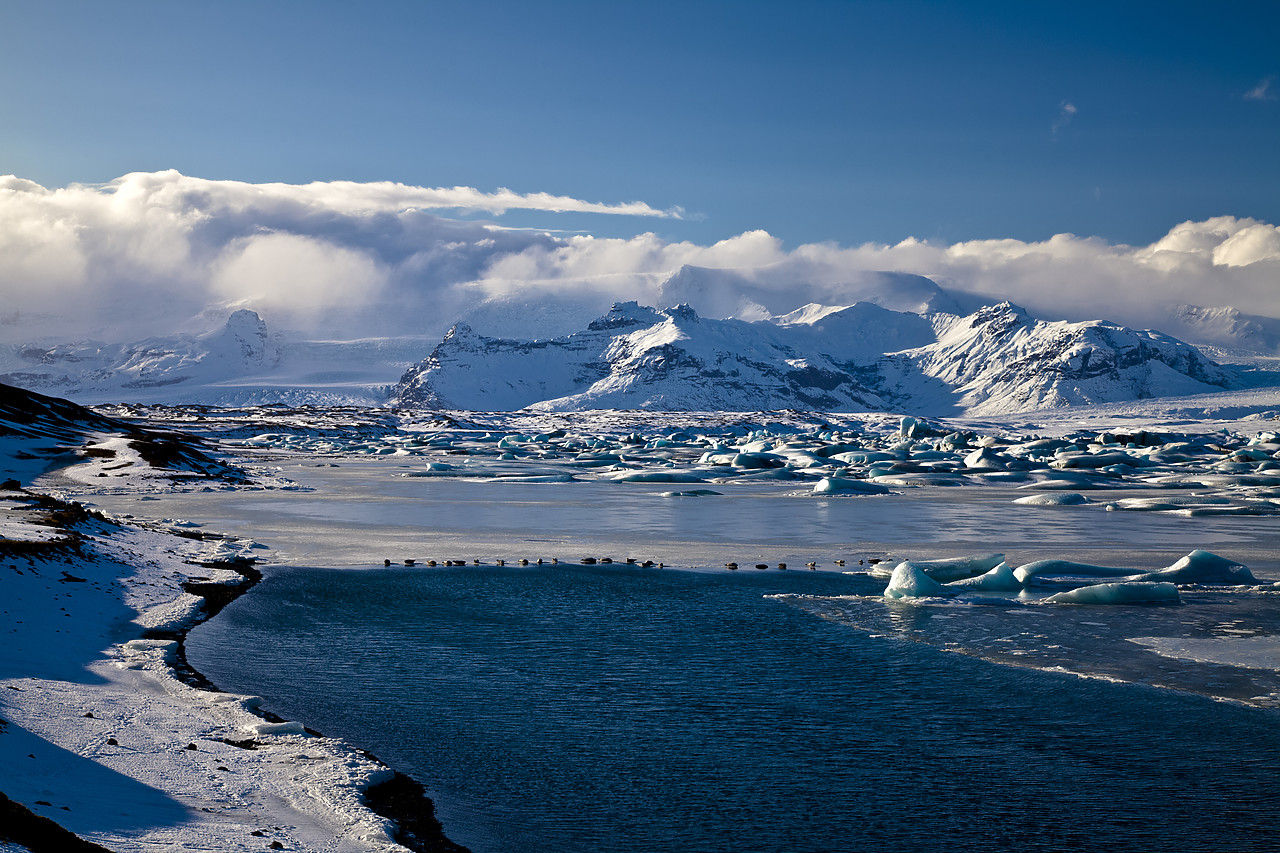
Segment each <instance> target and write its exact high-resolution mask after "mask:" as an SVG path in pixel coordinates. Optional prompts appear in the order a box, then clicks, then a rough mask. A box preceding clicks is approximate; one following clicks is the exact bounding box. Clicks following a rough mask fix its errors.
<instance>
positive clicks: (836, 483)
mask: <svg viewBox="0 0 1280 853" xmlns="http://www.w3.org/2000/svg"><path fill="white" fill-rule="evenodd" d="M813 493H814V494H815V495H839V494H862V495H887V494H889V487H888V486H882V485H880V484H879V483H868V482H867V481H866V480H854V479H850V478H849V477H823V478H822V479H821V480H819V481H818V482H817V483H815V484H814V486H813Z"/></svg>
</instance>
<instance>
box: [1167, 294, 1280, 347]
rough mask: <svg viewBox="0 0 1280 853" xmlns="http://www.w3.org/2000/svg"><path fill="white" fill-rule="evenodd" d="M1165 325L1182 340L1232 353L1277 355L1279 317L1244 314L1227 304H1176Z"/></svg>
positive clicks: (1279, 333) (1279, 335)
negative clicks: (1208, 305)
mask: <svg viewBox="0 0 1280 853" xmlns="http://www.w3.org/2000/svg"><path fill="white" fill-rule="evenodd" d="M1167 328H1168V329H1169V330H1170V331H1171V332H1173V333H1174V334H1177V335H1179V336H1180V337H1181V338H1183V339H1184V340H1188V341H1191V342H1192V343H1195V344H1203V345H1207V346H1211V347H1215V348H1219V349H1222V350H1224V351H1226V352H1229V353H1233V354H1240V353H1248V354H1266V355H1280V320H1277V319H1276V318H1274V317H1262V316H1258V315H1256V314H1244V313H1242V312H1241V311H1240V310H1239V309H1236V308H1233V307H1231V306H1229V305H1224V306H1219V307H1216V308H1203V307H1201V306H1199V305H1179V306H1177V307H1176V308H1175V309H1173V311H1172V312H1171V313H1170V316H1169V323H1168V326H1167Z"/></svg>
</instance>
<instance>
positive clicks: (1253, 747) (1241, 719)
mask: <svg viewBox="0 0 1280 853" xmlns="http://www.w3.org/2000/svg"><path fill="white" fill-rule="evenodd" d="M868 583H869V584H870V588H866V587H865V585H866V584H868ZM882 586H883V582H874V581H872V582H868V581H866V580H862V579H859V578H857V577H851V576H845V575H836V574H824V573H811V572H796V571H790V572H777V571H769V572H756V571H754V570H742V571H739V572H737V573H728V572H722V573H715V574H712V573H695V572H675V571H658V570H644V569H638V568H629V567H622V566H612V567H579V566H564V565H561V566H554V567H552V566H548V567H540V568H511V567H507V568H493V567H486V568H453V569H421V570H408V569H391V570H387V571H350V570H347V571H333V570H314V569H290V570H284V571H280V572H279V573H276V574H274V575H272V576H271V577H269V578H268V579H267V580H266V581H264V582H263V583H262V584H261V585H260V586H259V587H258V588H256V589H255V590H254V591H253V592H252V593H251V594H250V595H248V596H245V597H244V598H241V599H240V600H238V601H236V602H235V603H233V604H232V605H231V606H230V607H228V608H227V610H225V611H224V612H223V613H222V614H221V615H220V616H218V617H217V618H216V619H215V620H213V621H212V622H211V623H209V624H207V625H204V626H201V627H200V628H198V629H197V630H196V631H194V632H193V633H192V635H191V637H190V639H189V642H188V653H189V656H190V659H191V661H192V663H193V664H194V665H195V666H196V667H197V668H198V669H200V670H202V671H203V672H205V673H206V674H208V675H209V676H210V677H211V678H212V679H213V680H214V681H215V682H216V683H218V684H219V685H220V686H222V687H224V688H226V689H228V690H233V691H237V692H247V693H255V694H258V695H261V696H264V697H265V698H266V705H267V706H268V707H270V708H271V709H272V710H274V711H276V712H278V713H280V714H282V715H283V716H285V717H288V718H294V719H299V720H303V721H305V722H307V723H308V724H309V725H312V726H314V727H315V728H318V729H320V730H322V731H324V732H325V733H326V734H330V735H335V736H342V737H345V738H347V739H349V740H350V741H351V742H352V743H354V744H356V745H358V746H361V747H364V748H367V749H369V750H371V751H372V752H374V753H375V754H376V755H378V756H379V757H381V758H382V759H383V760H385V761H387V762H389V763H390V764H392V765H393V766H395V767H396V768H397V769H401V770H404V771H406V772H408V773H410V774H411V775H413V776H414V777H416V778H418V779H419V780H421V781H422V782H423V783H424V784H426V785H427V787H428V790H429V792H430V793H431V794H432V796H434V797H435V798H436V799H437V804H438V806H439V808H440V812H441V816H442V818H443V820H444V823H445V830H446V832H447V833H448V834H449V835H450V836H451V837H453V838H455V839H456V840H458V841H459V842H461V843H464V844H467V845H469V846H471V847H472V848H473V849H474V850H476V851H477V852H478V853H479V851H512V853H518V852H519V851H558V853H570V851H582V853H598V851H647V853H656V852H657V851H708V853H713V852H714V851H726V853H727V851H735V852H736V851H917V850H929V851H933V850H946V851H984V853H986V851H991V850H1030V851H1048V850H1054V851H1057V850H1066V849H1084V850H1108V851H1141V852H1142V853H1150V851H1156V850H1174V849H1176V850H1179V851H1228V850H1229V851H1254V850H1256V851H1264V850H1266V851H1274V850H1276V849H1277V848H1278V846H1280V836H1278V835H1277V831H1276V827H1277V826H1280V716H1277V715H1276V713H1274V712H1269V711H1261V710H1256V709H1248V708H1241V707H1237V706H1233V705H1227V704H1223V703H1215V702H1212V701H1209V700H1206V699H1203V698H1200V697H1195V696H1188V695H1185V694H1180V693H1176V692H1173V691H1168V690H1157V689H1153V688H1149V687H1140V686H1133V685H1121V684H1111V683H1105V682H1098V681H1089V680H1081V679H1078V678H1075V677H1072V676H1064V675H1057V674H1053V673H1045V672H1040V671H1034V670H1026V669H1018V668H1015V667H1004V666H997V665H994V664H991V663H987V662H985V661H981V660H976V659H972V658H968V657H964V656H961V655H955V654H947V653H943V652H940V651H938V650H937V649H935V648H932V647H930V646H927V645H922V644H918V643H910V642H902V641H898V640H892V639H888V638H882V637H873V636H868V635H867V634H865V633H860V632H858V631H855V630H852V629H850V628H849V627H847V626H843V625H840V624H835V623H833V622H830V621H827V620H824V619H821V618H819V617H817V616H815V615H814V614H812V613H810V612H807V611H805V610H803V609H801V608H798V607H794V606H791V605H789V604H787V603H786V602H784V601H778V600H776V599H766V598H764V597H763V596H765V595H768V594H775V593H799V594H816V595H840V594H847V593H855V592H857V593H867V592H870V593H875V592H878V591H879V589H880V588H881V587H882Z"/></svg>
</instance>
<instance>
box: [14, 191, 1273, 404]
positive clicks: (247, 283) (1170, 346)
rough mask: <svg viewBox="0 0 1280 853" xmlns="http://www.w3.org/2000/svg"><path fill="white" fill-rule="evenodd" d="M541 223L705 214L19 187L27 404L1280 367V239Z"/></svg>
mask: <svg viewBox="0 0 1280 853" xmlns="http://www.w3.org/2000/svg"><path fill="white" fill-rule="evenodd" d="M512 207H523V208H530V209H541V210H579V211H591V212H593V213H597V214H600V215H608V216H630V217H641V218H644V219H648V220H654V221H661V220H662V219H664V218H672V217H679V216H681V215H683V214H682V212H681V211H679V210H667V211H664V210H657V209H654V208H651V207H649V206H648V205H644V204H643V203H640V202H636V203H625V204H603V203H596V202H588V201H583V200H578V199H572V198H568V197H561V196H550V195H546V194H529V195H521V194H517V193H512V192H510V191H507V190H500V191H497V192H494V193H484V192H480V191H478V190H475V189H471V188H467V187H455V188H435V189H431V188H422V187H407V186H404V185H401V184H391V183H378V184H355V183H351V182H329V183H322V182H317V183H313V184H307V185H288V184H247V183H242V182H236V181H210V180H203V179H198V178H191V177H187V176H184V175H181V174H179V173H177V172H174V171H169V172H155V173H134V174H130V175H125V176H123V177H121V178H119V179H117V180H115V181H112V182H110V183H108V184H105V185H101V186H86V185H72V186H69V187H66V188H63V189H54V190H50V189H46V188H44V187H41V186H39V185H38V184H35V183H33V182H31V181H26V180H23V179H20V178H16V177H13V176H9V177H6V178H0V285H2V286H0V380H3V381H6V382H11V383H13V384H17V385H20V386H23V387H27V388H31V389H33V390H38V391H42V392H45V393H52V394H60V395H64V396H70V397H73V398H75V399H77V400H81V401H84V402H94V401H107V400H113V399H128V400H136V401H147V402H215V403H243V402H282V403H299V402H329V403H338V402H355V403H360V404H366V405H381V404H383V403H385V402H386V401H388V400H389V399H393V400H395V401H397V402H400V403H404V404H414V405H421V404H433V405H434V404H440V405H445V404H447V405H458V406H462V405H465V406H475V407H478V408H518V407H521V406H529V405H536V406H544V407H572V406H588V405H593V406H594V405H601V406H603V405H639V406H669V407H678V408H688V407H707V406H713V407H716V408H742V407H747V406H750V407H758V408H770V407H808V408H817V409H833V408H850V407H857V408H878V409H881V408H893V407H899V408H902V407H906V408H911V407H915V408H918V409H920V410H921V411H925V410H927V411H938V412H944V411H969V412H985V411H1012V410H1013V409H1012V408H1011V407H1019V406H1021V407H1027V408H1037V407H1043V406H1059V405H1068V404H1077V403H1084V402H1096V401H1099V400H1115V399H1126V398H1128V397H1144V396H1154V395H1159V394H1164V393H1195V392H1197V391H1200V390H1203V389H1206V388H1207V389H1213V388H1224V387H1230V386H1231V385H1232V384H1233V383H1236V382H1239V381H1241V380H1240V379H1239V378H1233V377H1234V376H1235V374H1234V373H1233V372H1232V371H1231V370H1226V371H1223V370H1221V369H1219V368H1216V367H1215V366H1213V365H1212V363H1211V362H1208V361H1206V360H1204V359H1203V358H1202V357H1201V356H1200V354H1199V353H1195V352H1194V350H1192V349H1191V348H1190V347H1187V346H1186V345H1185V344H1183V343H1181V341H1186V342H1189V343H1191V344H1195V345H1197V346H1201V347H1204V348H1205V349H1206V352H1208V353H1210V354H1211V355H1213V356H1214V357H1216V358H1218V359H1223V358H1225V359H1227V360H1232V359H1236V360H1238V359H1240V358H1245V359H1248V358H1251V357H1257V356H1272V357H1273V356H1276V355H1280V319H1277V317H1280V288H1277V287H1276V282H1277V281H1280V229H1277V228H1276V227H1274V226H1272V225H1270V224H1267V223H1263V222H1258V221H1256V220H1252V219H1243V218H1235V217H1230V216H1223V217H1217V218H1214V219H1210V220H1206V221H1203V222H1184V223H1182V224H1180V225H1177V226H1175V227H1173V228H1172V229H1171V230H1170V231H1169V232H1168V233H1167V234H1166V235H1164V236H1163V237H1161V238H1160V239H1158V240H1156V241H1155V242H1153V243H1152V244H1150V245H1147V246H1137V247H1135V246H1125V245H1116V244H1110V243H1108V242H1106V241H1104V240H1101V239H1098V238H1081V237H1076V236H1074V235H1069V234H1060V235H1057V236H1054V237H1052V238H1050V239H1049V240H1046V241H1043V242H1032V243H1029V242H1024V241H1019V240H1008V239H1005V240H979V241H969V242H964V243H957V244H954V245H949V246H942V245H932V244H930V243H928V242H924V241H920V240H916V239H914V238H908V239H905V240H903V241H901V242H900V243H898V244H895V245H881V244H866V245H862V246H856V247H842V246H838V245H834V244H806V245H801V246H797V247H794V248H788V247H785V246H783V245H782V244H781V242H780V241H779V240H777V239H776V238H774V237H772V236H771V235H769V234H767V233H765V232H761V231H753V232H746V233H743V234H740V235H738V236H736V237H732V238H729V239H726V240H722V241H720V242H718V243H714V244H712V245H708V246H699V245H694V244H691V243H687V242H670V241H667V240H664V239H663V238H661V237H658V236H657V235H655V234H653V233H642V234H639V235H637V236H635V237H632V238H630V239H597V238H593V237H589V236H582V235H557V234H554V233H550V232H534V231H519V230H510V229H506V228H503V227H502V226H501V225H499V224H497V223H496V222H494V221H492V220H484V219H479V218H477V217H479V216H500V215H501V213H502V212H503V211H504V210H507V209H510V208H512ZM441 211H443V212H448V213H450V214H451V215H452V216H453V217H454V218H449V217H446V216H443V215H440V212H441ZM616 306H623V307H616ZM626 306H630V307H626ZM644 306H648V307H644ZM1018 306H1021V307H1018ZM619 312H621V314H620V313H619ZM993 312H994V313H993ZM602 324H603V325H602ZM997 328H999V329H1001V330H1002V331H998V332H997ZM1148 329H1159V330H1161V332H1148V331H1141V330H1148ZM451 330H452V331H451ZM1165 333H1167V334H1165ZM446 335H447V337H446ZM1170 336H1172V337H1170ZM660 352H661V353H665V355H663V356H662V357H661V358H659V355H658V354H659V353H660ZM432 359H435V362H434V366H432V364H433V363H432ZM464 364H465V365H468V368H467V370H466V371H463V369H462V367H463V365H464ZM975 365H982V366H983V367H982V369H976V368H975ZM695 367H696V369H694V368H695ZM717 381H719V383H720V385H719V390H717V388H716V382H717ZM726 381H727V384H726ZM1252 381H1255V383H1256V378H1255V380H1252ZM468 382H470V383H471V385H472V386H474V387H468ZM734 383H737V385H734ZM725 389H734V392H733V393H729V392H728V391H726V390H725ZM748 401H750V402H748Z"/></svg>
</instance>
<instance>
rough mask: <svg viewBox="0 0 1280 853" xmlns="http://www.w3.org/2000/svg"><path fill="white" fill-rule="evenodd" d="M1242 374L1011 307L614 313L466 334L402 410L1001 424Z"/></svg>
mask: <svg viewBox="0 0 1280 853" xmlns="http://www.w3.org/2000/svg"><path fill="white" fill-rule="evenodd" d="M1232 384H1233V378H1232V376H1231V374H1229V373H1228V372H1227V371H1225V370H1223V369H1222V368H1220V367H1219V366H1217V365H1216V364H1214V363H1213V362H1211V361H1209V360H1208V359H1206V358H1205V357H1204V356H1202V355H1201V354H1200V353H1199V352H1198V351H1197V350H1195V349H1194V348H1193V347H1190V346H1188V345H1186V344H1184V343H1182V342H1180V341H1177V340H1175V339H1173V338H1170V337H1168V336H1166V335H1162V334H1160V333H1158V332H1138V331H1134V330H1131V329H1125V328H1123V327H1120V326H1116V325H1114V324H1111V323H1107V322H1103V321H1093V322H1087V323H1061V322H1059V323H1046V322H1041V321H1037V320H1035V319H1033V318H1031V317H1030V316H1028V315H1027V313H1026V312H1025V311H1023V310H1022V309H1020V308H1018V307H1016V306H1014V305H1011V304H1009V303H1003V304H1001V305H997V306H989V307H986V308H982V309H980V310H978V311H976V312H974V313H973V314H970V315H969V316H967V317H957V316H955V315H953V314H946V313H936V314H931V315H929V316H927V317H926V316H922V315H920V314H916V313H909V312H898V311H891V310H888V309H886V308H883V307H880V306H877V305H872V304H869V303H856V304H854V305H851V306H845V307H830V306H819V305H808V306H805V307H804V308H802V309H800V310H798V311H795V312H792V313H791V314H787V315H784V316H782V317H779V318H777V319H776V320H772V321H757V322H745V321H742V320H712V319H707V318H704V317H700V316H698V314H697V313H696V312H694V311H693V309H691V308H689V307H688V306H678V307H676V308H668V309H664V310H661V311H654V310H652V309H648V308H644V307H642V306H640V305H638V304H636V303H634V302H630V303H619V304H617V305H615V306H614V308H613V310H611V311H610V312H609V313H608V314H607V315H605V316H604V317H602V318H600V319H599V320H597V321H595V322H593V323H591V324H590V325H589V326H588V328H587V329H585V330H584V331H582V332H578V333H575V334H571V335H567V336H564V337H560V338H555V339H553V340H549V341H519V340H511V339H496V338H487V337H484V336H481V335H479V334H477V333H476V332H475V331H474V330H472V329H471V328H470V327H465V326H459V327H455V328H454V329H453V330H452V331H451V332H450V333H449V335H448V336H447V337H446V338H445V339H444V340H443V341H441V343H440V344H439V345H438V346H437V347H436V349H435V351H434V352H433V353H432V354H431V356H430V357H428V358H427V359H426V360H425V361H423V362H422V363H421V364H419V365H417V366H415V367H414V368H411V369H410V370H409V371H407V372H406V373H405V375H404V377H403V379H402V380H401V383H400V385H399V386H398V387H397V388H396V391H395V394H394V395H393V398H392V402H393V404H395V405H400V406H427V407H438V408H451V409H471V410H478V411H510V410H515V409H521V408H530V409H533V410H542V411H571V410H579V409H598V408H633V409H659V410H675V411H692V410H703V411H706V410H724V411H759V410H768V409H785V408H794V409H809V410H819V411H857V410H868V409H870V410H887V409H892V410H895V411H909V412H913V413H916V414H927V415H956V414H961V413H967V414H970V415H990V414H997V413H1008V412H1015V411H1023V410H1033V409H1045V408H1056V407H1061V406H1069V405H1077V404H1084V403H1098V402H1117V401H1123V400H1133V399H1143V398H1149V397H1156V396H1167V395H1188V394H1197V393H1206V392H1210V391H1217V390H1222V389H1224V388H1228V387H1232Z"/></svg>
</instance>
